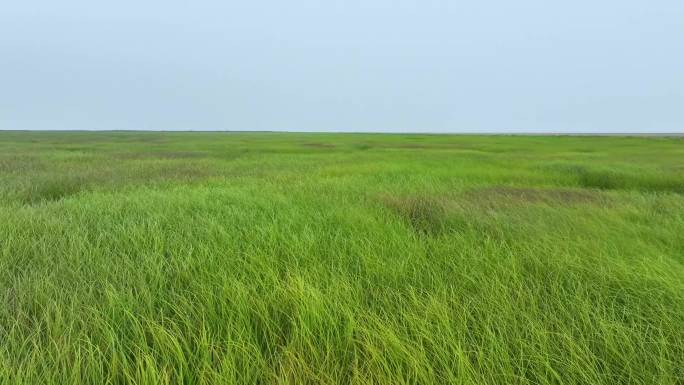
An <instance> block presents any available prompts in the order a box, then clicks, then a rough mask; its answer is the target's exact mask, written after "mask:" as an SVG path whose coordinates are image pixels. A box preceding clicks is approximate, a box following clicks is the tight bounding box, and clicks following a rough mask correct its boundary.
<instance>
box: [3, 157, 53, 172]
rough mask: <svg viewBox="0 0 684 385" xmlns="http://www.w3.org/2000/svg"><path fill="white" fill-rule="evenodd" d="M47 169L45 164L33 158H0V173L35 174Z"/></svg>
mask: <svg viewBox="0 0 684 385" xmlns="http://www.w3.org/2000/svg"><path fill="white" fill-rule="evenodd" d="M43 169H45V162H43V161H42V160H40V159H38V158H36V157H32V156H23V155H15V156H6V157H2V158H0V173H17V172H35V171H39V170H43Z"/></svg>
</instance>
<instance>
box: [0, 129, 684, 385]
mask: <svg viewBox="0 0 684 385" xmlns="http://www.w3.org/2000/svg"><path fill="white" fill-rule="evenodd" d="M683 383H684V140H682V139H676V138H620V137H605V138H598V137H505V136H490V137H484V136H481V137H478V136H437V135H434V136H428V135H357V134H344V135H342V134H271V133H117V132H107V133H76V132H72V133H21V132H0V384H3V385H4V384H8V385H9V384H46V385H53V384H55V385H57V384H141V385H148V384H350V385H351V384H392V385H401V384H611V385H614V384H671V385H681V384H683Z"/></svg>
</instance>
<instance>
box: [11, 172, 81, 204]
mask: <svg viewBox="0 0 684 385" xmlns="http://www.w3.org/2000/svg"><path fill="white" fill-rule="evenodd" d="M86 188H87V185H86V183H85V181H84V180H83V178H80V177H78V176H70V175H64V176H46V177H42V178H39V179H32V180H31V182H30V183H29V185H28V186H26V187H25V188H24V191H23V199H24V202H26V203H29V204H34V203H40V202H50V201H57V200H60V199H62V198H66V197H69V196H71V195H75V194H77V193H79V192H81V191H83V190H85V189H86Z"/></svg>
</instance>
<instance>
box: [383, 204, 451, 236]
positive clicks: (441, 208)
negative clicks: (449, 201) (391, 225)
mask: <svg viewBox="0 0 684 385" xmlns="http://www.w3.org/2000/svg"><path fill="white" fill-rule="evenodd" d="M381 199H382V201H383V203H384V204H385V205H386V206H387V207H389V208H390V209H392V210H393V211H394V212H396V213H397V214H399V215H400V216H401V217H402V218H403V219H404V220H405V221H406V223H408V225H409V226H411V228H412V229H413V230H415V231H416V232H417V233H419V234H424V235H436V234H440V233H443V232H444V231H445V230H446V228H447V222H448V221H447V210H446V207H445V204H444V203H443V202H440V201H438V200H437V199H433V198H428V197H397V196H393V195H384V196H382V198H381Z"/></svg>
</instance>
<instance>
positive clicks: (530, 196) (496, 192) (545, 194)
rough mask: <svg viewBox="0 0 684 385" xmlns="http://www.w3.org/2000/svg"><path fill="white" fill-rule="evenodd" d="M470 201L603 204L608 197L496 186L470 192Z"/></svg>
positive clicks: (479, 202)
mask: <svg viewBox="0 0 684 385" xmlns="http://www.w3.org/2000/svg"><path fill="white" fill-rule="evenodd" d="M466 197H467V198H468V200H469V201H472V202H475V203H477V204H480V205H489V206H491V205H501V204H534V203H547V204H560V205H574V204H603V203H606V202H607V197H606V196H605V195H604V194H601V193H600V192H598V191H589V190H577V189H562V188H531V187H510V186H495V187H486V188H480V189H475V190H470V191H468V192H467V193H466Z"/></svg>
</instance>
